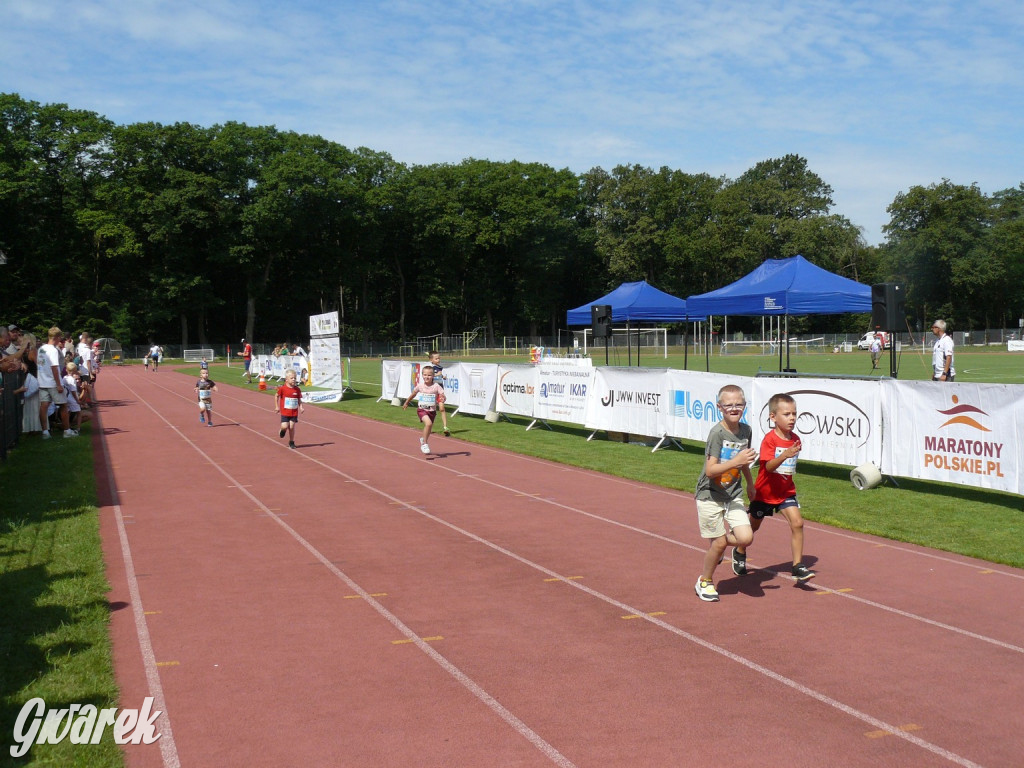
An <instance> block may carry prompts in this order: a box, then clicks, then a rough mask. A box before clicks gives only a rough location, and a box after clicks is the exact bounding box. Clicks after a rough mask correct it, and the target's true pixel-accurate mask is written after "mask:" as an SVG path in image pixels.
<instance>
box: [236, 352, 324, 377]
mask: <svg viewBox="0 0 1024 768" xmlns="http://www.w3.org/2000/svg"><path fill="white" fill-rule="evenodd" d="M249 370H250V371H252V375H253V376H259V375H260V373H262V374H263V376H264V377H265V378H267V379H283V378H284V374H285V371H288V370H293V371H295V374H296V375H297V376H298V379H299V383H300V384H305V383H306V382H307V381H309V361H308V360H307V359H306V358H304V357H302V355H253V358H252V365H251V366H250V367H249Z"/></svg>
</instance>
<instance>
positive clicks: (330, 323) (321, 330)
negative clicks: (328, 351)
mask: <svg viewBox="0 0 1024 768" xmlns="http://www.w3.org/2000/svg"><path fill="white" fill-rule="evenodd" d="M340 332H341V325H340V323H339V321H338V313H337V312H326V313H324V314H322V315H310V316H309V336H310V338H313V339H315V338H316V337H317V336H337V335H338V334H339V333H340Z"/></svg>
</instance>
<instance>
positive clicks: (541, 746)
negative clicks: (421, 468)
mask: <svg viewBox="0 0 1024 768" xmlns="http://www.w3.org/2000/svg"><path fill="white" fill-rule="evenodd" d="M129 391H130V392H132V394H133V395H134V396H135V397H137V398H138V399H139V402H141V403H143V404H145V406H146V407H147V408H149V409H150V410H151V411H152V412H153V413H154V414H156V416H157V417H158V418H160V419H161V420H163V421H164V423H166V424H167V426H168V427H170V428H171V429H173V430H174V431H175V432H177V433H178V436H179V437H180V438H181V439H182V440H184V441H185V443H187V444H188V445H189V446H190V447H191V448H192V449H193V450H194V451H195V452H196V453H198V454H199V455H200V456H201V457H202V458H203V459H204V460H205V461H206V462H207V463H208V464H209V465H210V466H211V467H213V468H214V469H215V470H217V471H218V472H220V473H221V474H222V475H224V477H226V478H227V479H228V480H230V481H231V482H232V483H234V484H235V486H236V487H237V490H238V491H239V492H241V493H242V494H244V495H245V496H247V497H248V498H249V499H250V500H251V501H252V502H253V503H255V504H256V505H257V506H258V507H260V508H261V509H262V510H263V511H264V512H265V513H266V515H267V516H268V517H270V518H272V519H273V520H274V522H276V523H277V524H278V525H279V526H281V528H283V529H284V530H285V531H286V532H287V533H288V534H289V535H290V536H291V537H292V538H293V539H295V541H296V542H298V543H299V545H300V546H302V547H303V548H304V549H305V550H306V551H307V552H309V553H310V554H311V555H312V556H313V557H314V558H316V560H317V561H318V562H320V563H321V564H322V565H323V566H324V567H325V568H327V569H328V570H329V571H330V572H331V573H333V574H334V575H335V576H337V577H338V578H339V579H341V580H342V581H343V582H344V583H345V585H346V586H347V587H348V588H349V589H351V590H352V591H353V592H355V593H356V594H358V595H359V596H360V597H362V598H363V600H365V601H366V602H367V603H368V604H369V605H371V606H373V608H374V610H375V611H377V613H378V614H380V616H382V617H383V618H384V619H386V620H387V621H388V622H389V623H390V624H391V625H392V626H394V627H395V629H397V630H398V631H399V632H400V633H402V635H403V636H404V637H405V638H406V639H407V640H409V642H410V643H412V644H414V645H415V646H416V647H417V648H419V649H420V650H421V651H422V652H423V653H424V654H426V655H427V656H428V657H429V658H430V659H431V660H433V661H434V662H436V663H437V664H438V665H439V666H440V667H441V668H442V669H444V671H445V672H447V673H448V674H449V675H451V676H452V677H453V678H455V679H456V680H457V681H458V682H459V683H461V684H462V686H463V687H465V688H466V690H468V691H469V692H470V693H471V694H472V695H473V696H475V697H476V698H477V699H479V700H480V701H481V702H483V704H485V705H486V706H487V707H488V708H490V709H491V711H493V712H494V713H495V714H497V715H498V716H499V717H500V718H501V719H502V720H504V721H505V722H506V723H507V724H508V725H510V726H512V728H513V729H514V730H515V731H516V732H517V733H518V734H519V735H520V736H522V737H523V738H525V739H526V740H527V741H529V742H530V743H531V744H532V745H533V746H534V747H536V748H537V749H538V750H540V752H542V753H543V754H544V756H545V757H547V758H548V759H549V760H550V761H551V762H553V763H554V764H555V765H558V766H561V767H562V768H575V764H574V763H573V762H572V761H571V760H569V758H567V757H566V756H565V755H563V754H562V753H561V752H559V751H558V750H557V749H555V748H554V747H553V746H552V745H551V744H549V743H548V742H547V741H545V740H544V739H543V738H542V737H541V736H540V735H539V734H538V733H537V732H536V731H534V730H533V729H532V728H530V726H528V725H527V724H526V723H524V722H523V721H522V720H520V719H519V718H518V717H516V716H515V715H514V714H513V713H512V712H511V711H510V710H509V709H507V708H506V707H504V706H503V705H502V704H501V703H500V702H499V701H498V700H497V699H495V698H494V697H493V696H491V694H489V693H488V692H487V691H486V690H485V689H484V688H483V687H482V686H480V685H479V684H478V683H477V682H475V681H474V680H473V679H472V678H471V677H469V675H467V674H466V673H465V672H463V671H462V670H461V669H459V668H458V667H457V666H455V665H454V664H453V663H452V662H450V661H449V660H448V659H447V658H445V657H444V656H443V655H441V654H440V653H438V652H437V651H436V650H435V649H434V648H431V647H430V645H429V644H428V643H427V642H425V641H424V640H423V639H422V638H420V636H419V635H418V634H416V633H415V632H413V631H412V629H410V628H409V627H408V626H406V625H405V624H404V623H403V622H402V620H401V619H399V618H398V616H396V615H395V614H393V613H392V612H391V611H389V610H388V609H387V608H385V607H384V606H383V605H382V604H381V603H380V602H379V601H377V600H376V599H375V598H374V597H373V596H372V595H371V594H370V593H369V592H368V591H366V590H365V589H363V588H362V587H361V586H359V584H357V583H356V582H355V581H353V580H352V579H351V578H349V576H348V575H347V574H346V573H344V572H343V571H342V570H341V569H340V568H338V567H337V566H336V565H335V564H334V563H332V562H331V561H330V560H328V559H327V557H326V556H325V555H324V554H323V553H321V552H320V551H319V550H318V549H317V548H316V547H314V546H313V545H312V544H311V543H310V542H309V541H307V540H306V539H305V538H303V536H302V535H301V534H300V533H299V532H298V531H296V530H295V529H294V528H292V527H291V526H290V525H288V523H286V522H285V521H284V520H282V519H281V518H280V517H279V516H278V515H277V514H275V513H274V512H272V511H271V510H270V508H269V507H267V506H266V505H264V504H263V503H262V502H261V501H260V500H259V499H258V498H257V497H256V496H255V495H253V494H252V493H250V492H249V491H248V490H247V489H246V488H245V487H244V486H243V485H242V484H241V483H238V482H237V481H236V480H235V478H234V477H233V476H232V475H231V474H230V473H228V472H227V471H226V470H224V469H223V468H222V467H220V466H219V465H218V464H217V463H216V462H214V460H213V459H212V458H211V457H210V456H209V455H208V454H207V453H206V452H205V451H203V450H202V449H201V448H200V447H199V446H198V445H197V444H196V443H194V442H193V441H192V440H191V439H190V438H189V437H187V436H186V435H185V434H184V433H183V432H182V431H181V430H180V429H179V428H178V427H177V426H175V425H174V424H172V423H171V422H170V421H168V420H167V419H166V418H165V417H164V416H163V414H161V413H160V412H159V411H157V410H156V408H154V407H153V406H152V405H150V403H149V401H147V400H145V399H144V398H142V397H140V396H139V395H138V393H136V392H135V391H134V390H132V389H131V388H130V387H129ZM240 426H242V427H243V429H246V430H247V431H249V432H252V433H254V434H256V435H258V436H259V437H263V438H264V439H266V440H271V442H274V441H273V440H272V438H270V437H267V436H266V435H263V434H261V433H259V432H257V431H256V430H254V429H252V428H251V427H246V426H245V425H240ZM275 444H277V443H275ZM297 455H300V456H301V455H303V454H297ZM304 458H309V457H308V456H305V457H304ZM313 461H315V459H313ZM317 463H320V462H317ZM350 479H351V480H352V481H353V482H359V481H356V480H355V479H354V478H350ZM360 485H363V486H364V487H366V485H365V483H361V482H360ZM389 498H392V497H389ZM395 501H397V499H395ZM400 503H401V505H402V506H404V507H406V508H409V509H412V507H410V506H409V505H408V504H406V503H405V502H400ZM133 603H134V598H133ZM176 765H177V764H175V766H176Z"/></svg>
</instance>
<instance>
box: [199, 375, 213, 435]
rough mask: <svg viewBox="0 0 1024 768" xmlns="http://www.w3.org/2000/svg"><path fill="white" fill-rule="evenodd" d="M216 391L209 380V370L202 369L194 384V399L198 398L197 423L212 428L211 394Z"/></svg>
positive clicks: (211, 380)
mask: <svg viewBox="0 0 1024 768" xmlns="http://www.w3.org/2000/svg"><path fill="white" fill-rule="evenodd" d="M216 391H217V384H216V383H215V382H214V381H213V379H211V378H210V369H209V368H203V369H202V370H201V371H199V381H197V382H196V397H198V398H199V423H200V424H202V423H203V422H204V421H205V422H206V426H208V427H212V426H213V393H214V392H216Z"/></svg>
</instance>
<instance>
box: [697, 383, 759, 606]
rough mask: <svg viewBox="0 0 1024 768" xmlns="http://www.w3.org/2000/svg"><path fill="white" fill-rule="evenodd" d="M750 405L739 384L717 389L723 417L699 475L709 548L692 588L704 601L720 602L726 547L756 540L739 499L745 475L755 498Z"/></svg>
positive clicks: (700, 508) (703, 524) (700, 518)
mask: <svg viewBox="0 0 1024 768" xmlns="http://www.w3.org/2000/svg"><path fill="white" fill-rule="evenodd" d="M746 406H747V402H746V398H745V397H744V396H743V390H742V389H740V388H739V387H738V386H736V385H735V384H727V385H726V386H724V387H722V388H721V389H720V390H719V391H718V409H719V410H720V411H721V412H722V420H721V421H719V422H718V423H717V424H715V425H714V426H713V427H712V428H711V431H710V432H709V433H708V441H707V444H706V445H705V447H704V469H703V470H702V471H701V473H700V477H699V478H697V492H696V494H695V496H696V499H697V523H698V525H699V526H700V535H701V537H702V538H705V539H708V551H707V552H706V553H705V554H704V570H703V572H702V573H701V575H700V578H699V579H697V583H696V584H695V585H694V590H695V591H696V592H697V597H699V598H700V599H701V600H704V601H705V602H717V601H718V590H716V589H715V584H714V575H715V569H716V568H717V567H718V564H719V563H720V562H722V560H723V558H724V557H725V548H726V547H727V546H730V545H731V546H733V547H743V546H746V545H748V544H750V542H751V541H753V540H754V532H753V531H752V530H751V527H750V520H749V519H748V518H747V511H746V505H745V504H744V503H743V499H742V498H740V497H741V495H742V493H743V484H742V482H741V481H740V475H741V474H742V475H743V479H744V480H746V482H747V496H748V497H750V498H753V492H754V478H753V476H752V475H751V474H750V465H751V464H753V463H754V459H756V458H757V452H756V451H755V450H754V449H753V448H751V447H750V441H751V439H752V438H753V434H754V433H753V430H752V429H751V428H750V425H749V424H744V423H743V422H742V421H741V419H742V418H743V410H744V409H745V408H746ZM726 523H728V525H729V530H728V531H726ZM734 551H735V550H734ZM733 556H734V557H735V555H733Z"/></svg>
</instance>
